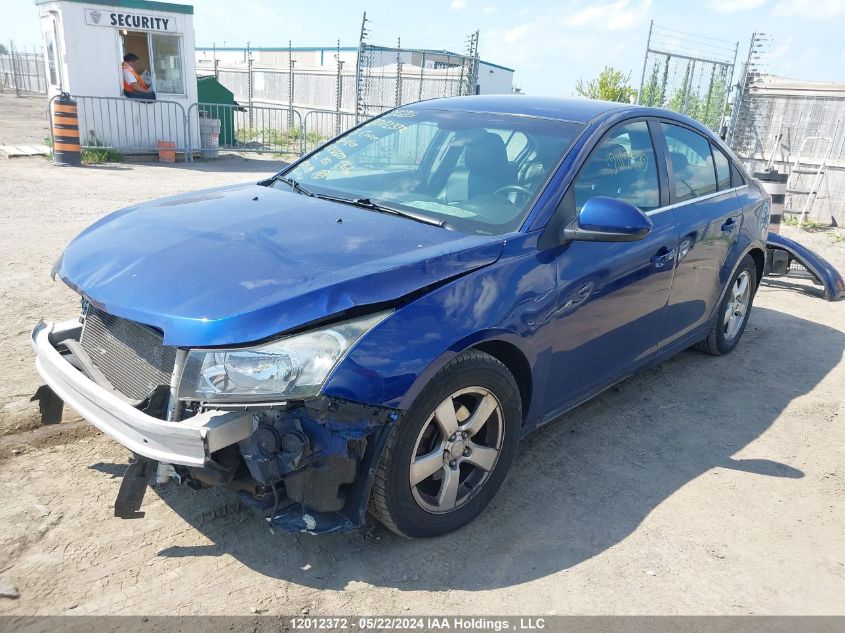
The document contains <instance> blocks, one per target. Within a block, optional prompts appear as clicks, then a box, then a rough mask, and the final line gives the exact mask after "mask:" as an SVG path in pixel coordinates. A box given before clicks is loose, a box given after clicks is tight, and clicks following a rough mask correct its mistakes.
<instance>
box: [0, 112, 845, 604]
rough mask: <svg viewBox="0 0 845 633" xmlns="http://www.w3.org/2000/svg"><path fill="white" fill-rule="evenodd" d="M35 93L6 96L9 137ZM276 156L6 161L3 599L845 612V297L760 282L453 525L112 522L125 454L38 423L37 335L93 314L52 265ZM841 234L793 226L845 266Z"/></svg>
mask: <svg viewBox="0 0 845 633" xmlns="http://www.w3.org/2000/svg"><path fill="white" fill-rule="evenodd" d="M39 104H40V102H34V103H32V104H31V106H32V107H31V108H20V107H16V108H12V107H11V105H10V102H9V98H7V97H0V130H3V133H2V135H3V136H7V131H8V130H12V132H8V133H9V134H11V133H14V130H22V132H21V134H23V133H24V131H26V129H27V128H26V125H25V123H26V117H27V116H30V117H34V116H35V115H38V112H37V109H38V108H39V107H43V106H42V105H39ZM14 105H16V106H17V105H18V103H17V102H15V104H14ZM16 115H20V116H19V117H18V118H17V119H15V116H16ZM12 119H14V120H12ZM30 120H34V119H32V118H31V119H30ZM30 134H31V132H30ZM4 140H9V141H12V140H15V141H18V140H20V139H4ZM272 168H273V164H272V163H262V162H260V161H243V160H241V159H239V158H229V159H225V160H222V161H219V162H217V163H213V164H196V165H194V166H192V167H190V168H186V167H184V166H183V165H176V166H159V165H155V164H150V165H126V164H120V165H105V166H100V167H91V168H82V169H71V168H58V167H52V166H50V165H49V164H48V163H47V161H46V160H43V159H14V160H7V159H0V221H2V226H3V231H2V232H0V253H2V254H1V255H0V258H2V264H3V265H2V271H3V274H2V276H0V319H2V322H3V323H4V324H5V325H4V328H3V337H2V342H0V346H2V347H0V349H2V352H3V358H4V359H6V362H5V363H4V366H3V368H2V369H0V431H2V432H4V433H6V434H7V435H6V436H5V437H2V438H0V581H2V582H5V583H11V584H13V585H15V586H16V587H17V588H18V590H19V591H20V597H19V598H18V599H15V600H11V599H4V598H0V613H13V614H61V613H74V614H83V613H97V614H106V613H108V614H140V613H146V614H177V613H178V614H188V613H216V614H243V613H255V612H261V613H278V614H298V613H304V612H308V613H310V614H312V615H315V614H335V615H340V614H373V613H375V614H385V613H398V614H402V613H412V614H438V613H439V614H442V613H455V614H552V613H557V614H574V613H577V614H598V613H602V614H631V613H640V614H646V613H647V614H752V613H753V614H824V613H828V614H831V613H836V614H845V601H843V600H842V596H843V595H845V530H843V529H842V526H843V525H844V524H845V503H843V501H845V460H843V457H845V448H843V447H845V430H843V423H845V406H843V402H845V361H843V350H845V303H838V304H831V303H827V302H825V301H823V300H822V299H820V298H819V297H818V291H817V290H816V289H814V288H812V287H811V286H807V285H802V286H799V287H797V288H790V287H788V286H791V284H784V283H774V282H773V283H767V284H766V285H765V286H764V287H763V288H761V290H760V292H759V294H758V296H757V300H756V305H755V308H754V311H753V312H752V316H751V321H750V323H749V329H748V331H747V332H746V335H745V337H744V338H743V340H742V343H741V344H740V346H739V347H738V348H737V350H736V351H735V352H734V353H733V354H732V355H730V356H729V357H726V358H713V357H709V356H704V355H701V354H698V353H694V352H685V353H683V354H681V355H679V356H678V357H676V358H674V359H672V360H670V361H668V362H666V363H663V364H662V365H661V366H660V367H658V368H656V369H654V370H651V371H649V372H647V373H644V374H642V375H640V376H638V377H636V378H633V379H631V380H628V381H626V382H624V383H622V384H621V385H619V386H618V387H617V388H614V389H612V390H610V391H608V392H607V393H605V394H604V395H602V396H600V397H599V398H597V399H595V400H594V401H592V402H591V403H589V404H587V405H585V406H582V407H580V408H578V409H577V410H575V411H574V412H572V413H570V414H568V415H566V416H565V417H564V418H562V419H561V420H559V421H557V422H555V423H553V424H550V425H548V426H546V427H544V428H543V429H541V430H539V431H538V432H536V433H534V434H533V435H532V436H531V437H529V438H528V439H527V440H526V441H525V442H523V444H522V446H521V449H520V454H519V457H518V460H517V463H516V465H515V468H514V469H513V471H512V473H511V475H510V476H509V478H508V480H507V481H506V484H505V486H504V487H503V489H502V490H501V492H500V493H499V495H498V496H497V498H496V499H495V501H494V504H493V505H492V506H491V507H490V508H489V509H488V510H487V511H486V512H485V513H484V514H483V515H482V516H481V517H480V518H479V519H478V520H476V521H475V522H474V523H472V524H471V525H469V526H468V527H466V528H465V529H463V530H461V531H459V532H457V533H454V534H452V535H449V536H447V537H444V538H440V539H437V540H434V541H426V542H414V541H405V540H402V539H399V538H396V537H394V536H392V535H391V534H389V533H387V532H386V531H384V530H382V529H379V528H373V529H369V530H367V531H366V532H364V533H362V534H359V533H353V534H346V535H329V536H323V537H310V536H306V535H284V534H275V535H274V534H271V533H270V532H269V530H268V529H267V527H266V524H265V523H264V522H263V521H262V520H261V519H260V518H258V517H256V516H254V515H253V514H252V513H251V512H249V511H244V510H242V509H240V508H237V507H236V505H235V504H234V497H233V496H232V495H230V494H229V493H226V492H215V491H202V492H194V491H191V490H190V489H187V488H184V487H171V488H168V489H166V490H163V491H157V492H155V491H150V492H149V493H148V495H147V499H146V503H145V508H144V509H145V510H146V512H147V516H146V518H144V519H142V520H136V521H121V520H120V519H116V518H114V517H112V516H111V505H112V503H113V501H114V497H115V494H116V492H117V488H118V485H119V481H120V477H121V475H122V472H123V468H124V464H125V463H126V459H127V453H126V451H125V450H124V449H122V448H121V447H120V446H119V445H117V444H116V443H114V442H113V441H111V440H109V439H107V438H105V437H103V436H102V435H99V434H98V433H96V432H94V431H92V430H91V427H89V426H88V425H86V424H84V423H81V422H78V421H77V422H75V421H74V419H75V418H74V417H73V415H68V416H67V417H66V420H67V421H66V422H65V423H63V424H61V425H58V426H54V427H43V428H38V429H34V427H35V426H36V425H37V417H36V415H35V414H36V409H35V407H34V405H33V404H31V403H29V401H28V399H29V397H30V395H31V394H32V393H33V392H34V391H35V389H36V388H37V387H38V385H39V381H38V379H37V377H36V374H35V372H34V370H33V368H32V359H31V354H30V352H29V348H28V333H29V330H30V329H31V327H32V325H33V323H34V322H35V321H37V320H38V318H40V317H42V316H47V317H51V318H52V317H65V316H71V315H74V314H75V313H76V311H77V308H78V303H77V300H76V297H75V296H74V295H73V293H71V292H70V291H69V290H67V289H65V288H64V287H63V286H62V285H61V284H60V283H53V282H51V281H50V279H49V270H50V267H51V265H52V263H53V261H54V260H55V258H56V257H57V256H58V254H59V253H60V251H61V249H62V247H63V245H64V244H65V243H66V242H67V241H68V240H69V239H70V238H71V237H72V236H73V235H74V234H76V233H77V232H78V231H79V230H81V229H82V228H83V227H84V226H86V225H87V224H89V223H91V222H92V221H93V220H95V219H96V218H99V217H101V216H102V215H103V214H104V213H107V212H108V211H110V210H112V209H115V208H118V207H121V206H124V205H127V204H129V203H132V202H135V201H138V200H141V199H144V198H148V197H152V196H156V195H163V194H169V193H173V192H177V191H183V190H190V189H194V188H198V187H204V186H212V185H218V184H223V183H227V182H237V181H243V180H248V179H256V178H257V177H258V176H259V175H261V174H265V173H267V172H268V171H272ZM784 232H788V233H789V234H790V235H793V236H795V235H797V232H796V231H795V230H794V229H790V227H785V228H784ZM837 237H839V236H836V235H831V234H830V233H822V234H805V233H801V234H800V235H799V239H800V240H801V241H804V242H806V243H807V244H808V245H810V246H812V247H813V248H816V249H817V250H818V251H819V252H821V253H823V254H824V255H825V256H826V257H828V258H829V259H830V260H831V261H833V262H834V263H835V264H836V265H837V266H838V267H839V268H840V269H841V270H842V269H845V241H838V242H836V241H834V240H835V239H836V238H837ZM28 429H34V430H28ZM9 433H11V434H9Z"/></svg>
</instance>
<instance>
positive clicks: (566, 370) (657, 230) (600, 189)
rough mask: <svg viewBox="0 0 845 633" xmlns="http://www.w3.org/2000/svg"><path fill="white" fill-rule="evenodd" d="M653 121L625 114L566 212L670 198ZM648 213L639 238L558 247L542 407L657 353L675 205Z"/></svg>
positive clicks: (574, 396) (582, 392)
mask: <svg viewBox="0 0 845 633" xmlns="http://www.w3.org/2000/svg"><path fill="white" fill-rule="evenodd" d="M649 127H650V126H649V125H648V123H647V121H646V120H634V121H628V122H623V123H621V124H619V125H617V126H615V127H614V128H612V129H611V130H610V131H609V132H608V133H607V134H606V135H605V136H604V137H603V138H602V140H600V141H599V143H598V145H597V146H596V147H595V149H594V150H593V151H592V153H591V155H590V157H589V158H588V159H587V160H586V162H585V163H584V165H583V166H582V167H581V169H580V170H579V173H578V175H577V176H576V177H575V180H574V182H573V184H572V185H571V186H570V188H569V190H568V192H567V194H566V196H565V197H564V201H563V202H562V211H563V213H564V214H565V215H566V217H575V215H577V213H579V212H580V210H581V208H582V207H583V205H584V203H585V202H586V201H587V200H589V199H590V198H592V197H594V196H609V197H614V198H619V199H622V200H626V201H627V202H630V203H631V204H633V205H635V206H637V207H638V208H639V209H640V210H641V211H644V212H646V213H651V212H652V211H655V210H657V209H659V208H660V207H661V205H663V204H668V199H667V196H668V193H667V189H666V187H663V186H662V184H663V183H665V181H666V173H665V167H664V166H663V165H661V164H660V162H659V161H658V160H657V156H659V154H656V153H655V151H654V148H653V143H652V139H651V134H650V131H649ZM559 211H561V209H559ZM651 219H652V220H653V222H654V228H653V230H652V231H651V233H650V234H649V235H648V236H646V237H645V238H644V239H642V240H639V241H635V242H615V243H613V242H581V241H577V242H570V243H568V244H566V245H564V246H563V247H562V248H561V250H560V252H559V253H558V255H557V258H556V261H555V266H556V268H557V279H558V291H557V292H558V296H557V314H556V317H555V319H554V321H553V322H552V323H551V324H550V326H549V327H548V330H549V331H551V332H552V336H553V337H554V342H553V344H552V348H553V350H554V351H553V355H552V363H551V365H552V368H553V369H552V371H551V372H549V378H548V381H549V382H548V384H547V385H546V393H547V394H548V396H547V406H546V409H547V410H549V411H554V410H558V409H561V408H565V407H567V406H570V405H572V404H574V403H575V402H577V401H579V400H581V399H583V398H585V397H588V396H589V395H591V394H592V393H594V392H595V391H597V390H599V389H601V388H602V387H604V386H606V385H607V384H608V383H610V382H613V381H614V380H618V379H619V378H621V377H623V376H624V375H625V374H627V373H629V372H631V371H633V370H634V369H635V368H636V367H638V366H639V365H642V364H643V363H645V362H646V361H648V360H649V359H650V358H651V357H652V356H653V355H654V354H655V352H656V350H657V343H658V336H659V334H660V328H661V325H662V320H663V313H664V309H665V307H666V302H667V300H668V298H669V289H670V286H671V284H672V273H673V270H674V257H675V252H676V247H677V241H678V236H677V231H676V230H675V226H674V223H673V219H672V212H671V210H670V211H668V212H665V213H655V214H654V215H652V216H651Z"/></svg>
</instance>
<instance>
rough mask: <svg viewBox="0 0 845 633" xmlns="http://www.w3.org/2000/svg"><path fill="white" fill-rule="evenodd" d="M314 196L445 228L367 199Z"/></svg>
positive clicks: (443, 223)
mask: <svg viewBox="0 0 845 633" xmlns="http://www.w3.org/2000/svg"><path fill="white" fill-rule="evenodd" d="M316 196H317V197H318V198H322V199H323V200H331V201H333V202H341V203H343V204H351V205H353V206H356V207H361V208H362V209H370V210H372V211H378V212H379V213H390V214H391V215H398V216H400V217H403V218H408V219H409V220H414V221H415V222H422V223H423V224H431V225H432V226H439V227H440V228H446V220H437V219H435V218H430V217H428V216H427V215H420V214H419V213H414V212H412V211H404V210H402V209H397V208H396V207H388V206H386V205H383V204H379V203H378V202H373V201H372V200H370V199H369V198H343V197H341V196H328V195H323V194H316Z"/></svg>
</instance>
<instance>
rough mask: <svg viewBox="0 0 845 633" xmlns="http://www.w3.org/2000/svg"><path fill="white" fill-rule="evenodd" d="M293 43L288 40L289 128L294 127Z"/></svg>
mask: <svg viewBox="0 0 845 633" xmlns="http://www.w3.org/2000/svg"><path fill="white" fill-rule="evenodd" d="M294 63H295V62H294V61H293V44H292V42H291V40H288V130H290V129H292V128H293V94H294V93H293V65H294Z"/></svg>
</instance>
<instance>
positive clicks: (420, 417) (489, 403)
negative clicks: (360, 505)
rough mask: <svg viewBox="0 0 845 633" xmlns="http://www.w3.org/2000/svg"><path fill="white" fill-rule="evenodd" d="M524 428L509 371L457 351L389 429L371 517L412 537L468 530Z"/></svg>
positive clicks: (480, 354)
mask: <svg viewBox="0 0 845 633" xmlns="http://www.w3.org/2000/svg"><path fill="white" fill-rule="evenodd" d="M521 427H522V407H521V401H520V397H519V389H518V387H517V385H516V382H515V380H514V378H513V376H512V375H511V373H510V372H509V371H508V369H507V368H506V367H505V366H504V365H503V364H502V363H500V362H499V361H498V360H496V359H495V358H493V357H492V356H490V355H489V354H486V353H484V352H480V351H477V350H470V351H467V352H464V353H462V354H460V355H459V356H457V357H456V358H455V359H454V360H452V362H450V363H449V364H448V365H447V366H446V367H444V368H443V369H442V370H441V371H440V372H439V373H438V374H437V375H436V376H435V377H434V378H433V379H432V381H431V382H430V383H429V384H428V385H427V386H426V388H425V389H424V390H423V391H422V393H421V394H420V395H419V397H418V398H417V399H416V401H415V402H414V404H413V405H412V406H411V407H410V409H408V411H407V412H406V413H405V415H403V416H402V418H401V419H400V420H399V422H398V423H397V424H396V425H395V426H394V427H393V429H392V430H391V435H390V438H389V439H388V441H387V445H386V447H385V449H384V454H383V455H382V459H381V462H380V464H379V467H378V470H377V472H376V476H375V480H374V482H373V491H372V495H371V496H370V511H371V513H372V514H373V515H375V517H376V518H377V519H378V520H379V521H381V522H382V523H383V524H384V525H385V526H386V527H387V528H389V529H390V530H392V531H393V532H396V533H397V534H399V535H401V536H406V537H411V538H420V537H431V536H439V535H441V534H446V533H447V532H451V531H452V530H456V529H457V528H459V527H461V526H463V525H465V524H466V523H468V522H469V521H471V520H472V519H473V518H475V517H476V516H477V515H478V514H479V513H480V512H481V511H482V510H483V509H484V508H485V507H486V506H487V504H488V503H489V502H490V499H492V497H493V495H494V494H495V493H496V491H497V490H498V488H499V486H500V485H501V484H502V481H503V480H504V478H505V475H506V474H507V471H508V468H509V467H510V465H511V462H512V461H513V458H514V455H515V453H516V447H517V443H518V441H519V434H520V430H521Z"/></svg>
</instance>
